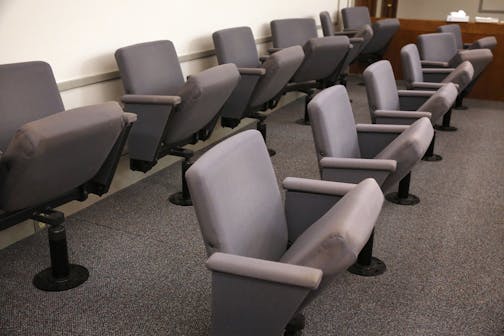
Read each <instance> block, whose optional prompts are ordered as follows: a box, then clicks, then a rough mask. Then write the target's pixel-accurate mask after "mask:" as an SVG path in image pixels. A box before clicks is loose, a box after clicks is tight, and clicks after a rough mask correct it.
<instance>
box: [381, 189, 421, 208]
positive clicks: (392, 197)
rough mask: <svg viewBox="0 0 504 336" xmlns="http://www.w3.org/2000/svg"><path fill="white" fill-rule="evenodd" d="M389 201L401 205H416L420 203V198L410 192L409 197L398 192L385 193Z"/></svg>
mask: <svg viewBox="0 0 504 336" xmlns="http://www.w3.org/2000/svg"><path fill="white" fill-rule="evenodd" d="M385 198H386V199H387V201H389V202H391V203H395V204H399V205H415V204H418V203H420V198H418V196H415V195H413V194H408V197H399V193H398V192H392V193H390V194H387V195H385Z"/></svg>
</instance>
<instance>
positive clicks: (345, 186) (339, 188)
mask: <svg viewBox="0 0 504 336" xmlns="http://www.w3.org/2000/svg"><path fill="white" fill-rule="evenodd" d="M283 187H284V188H285V189H287V190H289V191H299V192H305V193H315V194H324V195H334V196H344V195H345V194H346V193H347V192H349V191H350V190H352V189H353V188H354V187H355V184H353V183H341V182H332V181H321V180H312V179H304V178H298V177H287V178H286V179H285V180H284V181H283Z"/></svg>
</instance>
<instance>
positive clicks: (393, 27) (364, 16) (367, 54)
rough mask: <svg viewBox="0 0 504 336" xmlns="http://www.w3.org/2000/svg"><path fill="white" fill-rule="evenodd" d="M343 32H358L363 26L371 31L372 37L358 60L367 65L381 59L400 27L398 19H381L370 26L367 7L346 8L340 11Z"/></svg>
mask: <svg viewBox="0 0 504 336" xmlns="http://www.w3.org/2000/svg"><path fill="white" fill-rule="evenodd" d="M341 17H342V19H343V27H344V30H360V29H362V27H363V26H364V25H370V26H371V28H372V29H373V37H372V39H371V40H370V41H369V43H368V44H367V45H366V47H365V48H364V49H363V50H362V51H361V53H360V56H359V59H360V60H361V61H362V62H364V63H367V64H370V63H374V62H376V61H379V60H381V59H383V55H384V54H385V51H386V50H387V47H388V45H389V44H390V41H391V40H392V38H393V37H394V35H395V34H396V33H397V31H398V30H399V27H400V23H399V20H398V19H383V20H378V21H376V22H375V23H373V24H371V18H370V16H369V9H368V8H367V7H347V8H343V9H342V10H341Z"/></svg>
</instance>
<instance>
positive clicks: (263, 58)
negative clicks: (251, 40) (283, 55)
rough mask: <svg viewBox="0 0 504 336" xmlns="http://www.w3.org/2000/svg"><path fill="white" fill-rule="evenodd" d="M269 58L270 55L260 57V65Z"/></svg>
mask: <svg viewBox="0 0 504 336" xmlns="http://www.w3.org/2000/svg"><path fill="white" fill-rule="evenodd" d="M270 56H271V55H262V56H261V57H259V61H260V62H261V63H264V62H266V60H267V59H268V58H270Z"/></svg>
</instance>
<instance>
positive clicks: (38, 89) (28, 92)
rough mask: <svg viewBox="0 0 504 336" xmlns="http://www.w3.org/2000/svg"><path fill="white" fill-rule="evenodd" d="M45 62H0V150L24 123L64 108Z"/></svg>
mask: <svg viewBox="0 0 504 336" xmlns="http://www.w3.org/2000/svg"><path fill="white" fill-rule="evenodd" d="M64 109H65V108H64V106H63V102H62V100H61V96H60V94H59V91H58V86H57V85H56V80H55V79H54V75H53V72H52V70H51V67H50V66H49V64H47V63H44V62H26V63H15V64H3V65H0V118H1V120H2V121H1V122H0V151H5V149H6V148H7V145H8V144H9V142H10V140H11V139H12V138H13V137H14V134H16V131H17V130H18V129H19V128H20V127H21V126H22V125H24V124H26V123H28V122H30V121H34V120H38V119H41V118H44V117H47V116H50V115H52V114H54V113H58V112H62V111H63V110H64Z"/></svg>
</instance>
